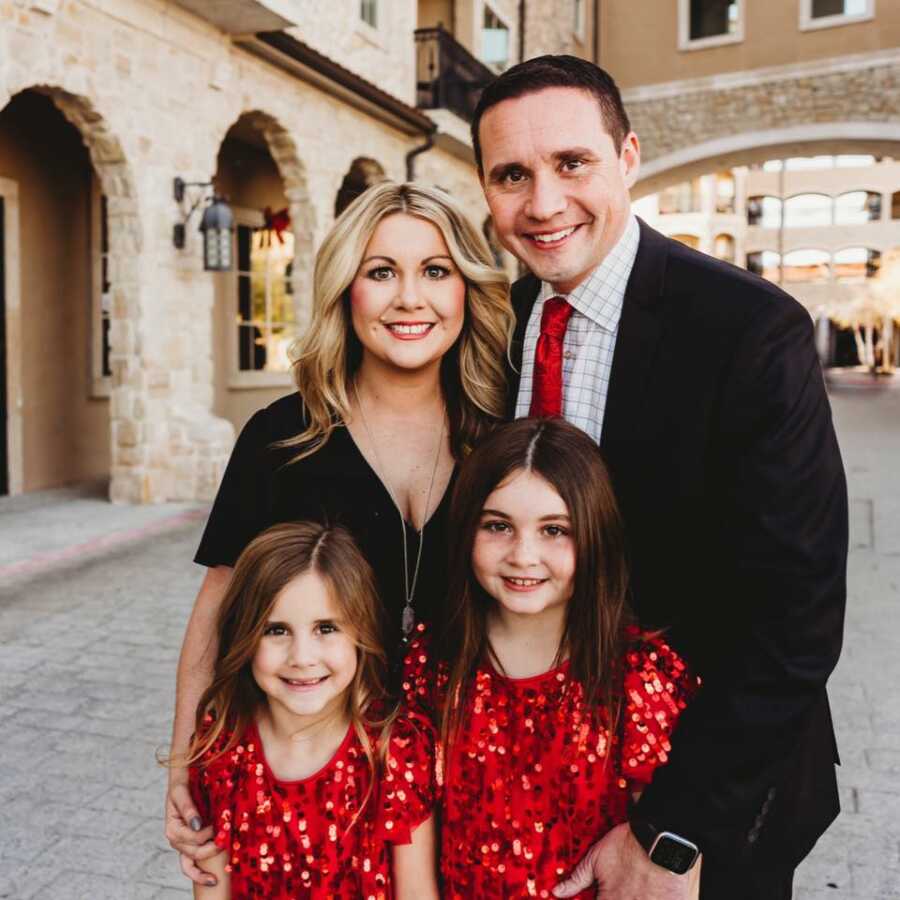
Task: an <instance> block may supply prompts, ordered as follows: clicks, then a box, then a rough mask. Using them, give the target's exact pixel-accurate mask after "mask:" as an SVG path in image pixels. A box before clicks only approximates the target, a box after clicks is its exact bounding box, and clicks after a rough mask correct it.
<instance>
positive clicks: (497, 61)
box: [481, 4, 509, 72]
mask: <svg viewBox="0 0 900 900" xmlns="http://www.w3.org/2000/svg"><path fill="white" fill-rule="evenodd" d="M481 61H482V62H484V63H486V64H487V65H489V66H493V67H494V69H496V70H497V71H498V72H502V71H503V70H504V69H505V68H506V67H507V66H508V65H509V28H508V27H507V26H506V23H505V22H504V21H503V20H502V19H501V18H500V17H499V16H498V15H497V13H495V12H494V11H493V10H492V9H491V8H490V7H489V6H488V5H487V4H485V7H484V24H483V26H482V29H481Z"/></svg>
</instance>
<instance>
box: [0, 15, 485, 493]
mask: <svg viewBox="0 0 900 900" xmlns="http://www.w3.org/2000/svg"><path fill="white" fill-rule="evenodd" d="M36 5H37V6H46V7H47V8H51V5H48V4H44V3H41V4H33V3H31V2H29V0H0V108H2V107H3V106H5V104H6V103H7V102H8V100H9V99H10V98H11V97H12V96H13V95H15V94H16V93H18V92H20V91H22V90H26V89H35V88H39V89H40V90H42V91H44V92H45V93H47V94H49V96H50V97H51V98H52V99H53V101H54V102H55V103H56V105H57V107H58V108H59V109H60V110H61V112H62V113H63V114H64V115H65V116H66V118H67V119H69V121H71V122H72V123H73V124H74V125H75V126H76V127H77V128H78V130H79V131H80V133H81V135H82V137H83V139H84V142H85V144H86V145H87V147H88V150H89V153H90V158H91V162H92V164H93V167H94V169H95V171H96V173H97V176H98V178H99V181H100V184H101V188H102V190H103V192H104V193H105V194H106V195H107V197H108V198H109V225H110V253H109V256H110V265H111V281H112V284H113V285H114V290H113V305H112V324H111V342H112V369H113V375H112V390H111V397H110V401H109V402H110V421H111V442H112V464H111V476H112V478H111V495H112V498H113V499H114V500H115V501H119V502H135V503H139V502H155V501H162V500H166V499H191V498H208V497H211V496H212V495H213V494H214V491H215V488H216V485H217V483H218V480H219V478H220V476H221V473H222V470H223V467H224V464H225V462H226V460H227V457H228V454H229V452H230V449H231V445H232V442H233V439H234V428H233V427H232V424H231V423H229V422H227V421H225V420H223V419H219V418H216V417H215V416H214V415H213V414H212V412H211V410H212V403H213V377H212V359H213V348H212V327H211V311H212V303H213V299H214V289H213V283H212V280H211V277H210V276H209V274H208V273H205V272H203V271H202V254H201V246H200V242H199V236H198V235H197V233H196V227H197V224H198V218H197V217H196V216H195V217H194V219H192V221H191V224H190V225H189V227H188V230H187V237H188V242H187V246H186V248H185V249H184V250H182V251H178V250H175V248H174V247H173V245H172V226H173V225H174V224H175V222H176V221H179V220H180V218H181V214H182V213H181V210H179V209H178V207H177V205H176V203H175V201H174V199H173V196H172V182H173V179H174V177H175V176H176V175H178V176H181V177H182V178H184V179H185V180H186V181H208V180H209V179H210V178H211V177H212V175H213V173H214V172H215V169H216V157H217V153H218V150H219V147H220V145H221V143H222V141H223V139H224V137H225V135H226V133H227V132H228V129H229V128H230V127H231V126H232V125H233V124H234V123H235V122H236V121H237V120H238V119H239V118H241V116H242V115H246V114H249V115H250V116H251V117H252V119H253V120H254V124H255V125H256V126H257V128H258V129H259V130H260V131H262V133H263V134H264V136H265V139H266V142H267V144H268V147H269V150H270V153H271V154H272V157H273V158H274V160H275V162H276V164H277V166H278V170H279V173H280V175H281V177H282V179H283V181H284V186H285V195H286V197H287V199H288V202H289V205H290V212H291V217H292V222H293V229H294V235H295V240H296V246H297V258H296V261H295V266H294V270H293V278H294V287H295V290H294V296H295V297H296V299H297V305H298V309H297V314H298V316H300V317H301V319H302V318H303V317H304V316H308V312H309V296H310V295H309V288H310V283H311V272H312V262H313V254H314V250H315V248H316V247H317V246H318V244H319V243H320V241H321V239H322V237H323V236H324V234H325V232H326V231H327V229H328V227H329V226H330V224H331V222H332V219H333V206H334V198H335V194H336V193H337V190H338V188H339V186H340V183H341V180H342V178H343V177H344V175H345V174H346V172H347V170H348V169H349V168H350V165H351V162H352V161H353V159H354V158H356V157H357V156H360V155H365V156H369V157H372V158H375V159H377V160H378V162H379V163H380V164H381V165H382V166H383V168H384V169H385V171H386V172H387V174H388V176H390V177H392V178H395V179H402V178H403V177H404V173H405V156H406V153H407V152H408V151H409V150H410V149H411V148H412V147H414V146H416V145H417V144H419V143H421V140H422V138H421V136H420V135H419V136H412V137H410V136H408V135H406V134H403V133H401V132H399V131H397V130H395V129H393V128H391V127H390V126H388V125H386V124H383V123H382V122H380V121H378V120H376V119H374V118H372V117H370V116H368V115H366V114H364V113H362V112H360V111H359V110H357V109H355V108H352V107H350V106H348V105H345V104H342V103H340V102H338V101H336V100H335V99H334V98H332V97H330V96H328V95H326V94H324V93H323V92H322V91H319V90H317V89H316V88H314V87H312V86H310V85H309V84H307V83H306V82H303V81H301V80H299V79H297V78H294V77H292V76H290V75H288V74H287V73H285V72H283V71H281V70H280V69H277V68H275V67H273V66H271V65H269V64H267V63H265V62H262V61H261V60H258V59H256V58H255V57H253V56H251V55H249V54H248V53H246V52H245V51H242V50H240V49H238V48H236V47H235V46H233V45H232V44H231V43H230V42H229V41H228V40H227V39H226V38H225V37H224V36H223V35H222V34H221V33H219V32H218V31H217V30H216V29H215V28H213V27H212V26H209V25H207V24H206V23H204V22H202V21H201V20H199V19H197V18H196V17H194V16H192V15H190V14H188V13H186V12H184V11H183V10H182V9H181V8H180V7H178V6H177V5H176V4H173V3H167V2H164V0H92V2H91V3H90V4H88V3H85V2H80V0H61V2H60V3H59V4H58V6H57V8H56V10H55V11H53V12H51V13H45V12H41V11H39V10H38V9H36V8H34V7H35V6H36ZM344 5H345V6H346V5H347V3H345V4H344ZM386 5H387V4H382V6H386ZM407 6H410V7H411V4H409V3H404V4H398V5H397V6H396V7H395V10H394V13H392V14H396V15H400V13H401V12H403V10H406V7H407ZM339 13H340V10H333V11H332V12H331V13H329V15H330V16H333V18H334V22H333V23H332V25H333V26H334V27H339V25H335V23H339V22H340V21H341V16H340V15H339ZM403 15H404V16H406V18H404V19H403V22H406V19H408V18H409V10H406V12H405V13H403ZM320 18H321V19H324V18H328V16H324V15H323V16H320ZM401 24H403V23H401ZM407 24H408V25H409V28H408V30H407V31H406V37H407V39H408V43H409V58H410V61H411V60H412V48H413V41H412V24H411V23H407ZM320 31H321V29H320ZM316 40H317V41H318V42H320V43H321V42H322V41H325V40H327V33H326V32H325V31H321V34H319V35H318V37H317V38H316ZM391 40H394V38H392V39H391ZM392 46H393V45H392ZM326 49H327V48H326ZM342 61H343V60H342ZM410 65H411V63H410ZM371 66H372V68H373V72H372V73H369V74H374V70H375V69H377V70H378V71H379V72H388V73H390V71H392V69H391V66H390V65H383V66H382V65H380V64H378V63H376V62H372V63H371ZM362 69H363V70H365V65H363V66H362ZM404 71H405V70H402V69H401V70H399V74H398V72H396V71H395V72H394V74H395V75H396V77H397V78H398V79H399V80H398V85H399V83H400V81H404V83H406V84H407V85H411V84H412V79H411V78H410V77H408V73H407V74H404ZM410 71H411V68H410ZM388 77H389V78H390V77H393V76H392V75H390V74H388ZM379 82H380V84H381V86H386V82H385V80H384V78H380V79H379ZM390 86H393V82H390ZM397 92H398V93H400V94H401V95H403V91H401V90H400V88H399V86H398V87H397ZM407 93H408V91H407ZM425 159H427V160H428V162H427V165H426V164H425ZM442 160H443V163H442ZM419 170H420V172H421V173H422V178H423V180H426V181H427V180H432V181H435V182H438V183H442V184H445V185H446V186H447V187H448V188H449V189H451V190H453V191H454V193H457V194H462V193H465V192H468V194H469V195H470V196H471V197H473V198H475V197H478V194H479V189H478V184H477V180H476V178H475V175H474V171H473V170H472V169H471V168H470V167H466V166H465V165H464V164H461V163H459V162H458V161H457V160H455V159H453V158H451V157H449V156H445V154H443V153H442V152H441V151H439V150H432V151H431V152H430V153H428V154H425V156H424V157H419ZM0 175H2V173H0ZM473 202H474V201H473ZM479 211H480V209H479ZM25 252H28V250H27V248H26V249H25ZM24 301H25V303H24V306H25V307H27V298H24ZM23 315H27V308H23Z"/></svg>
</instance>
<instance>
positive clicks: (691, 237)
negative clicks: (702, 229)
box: [671, 234, 700, 250]
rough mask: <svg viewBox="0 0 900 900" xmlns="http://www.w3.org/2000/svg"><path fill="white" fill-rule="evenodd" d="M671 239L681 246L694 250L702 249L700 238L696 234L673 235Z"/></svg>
mask: <svg viewBox="0 0 900 900" xmlns="http://www.w3.org/2000/svg"><path fill="white" fill-rule="evenodd" d="M671 238H672V240H675V241H678V242H679V243H680V244H684V245H685V246H686V247H690V248H691V249H692V250H699V249H700V238H698V237H697V235H696V234H673V235H671Z"/></svg>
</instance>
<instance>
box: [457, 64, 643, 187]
mask: <svg viewBox="0 0 900 900" xmlns="http://www.w3.org/2000/svg"><path fill="white" fill-rule="evenodd" d="M556 87H563V88H578V89H580V90H582V91H587V92H588V93H590V94H593V95H594V96H595V97H596V98H597V103H599V104H600V114H601V115H602V116H603V124H604V125H605V127H606V130H607V131H608V132H609V134H610V137H612V139H613V144H615V146H616V152H620V151H621V149H622V142H623V141H624V140H625V136H626V135H627V134H628V132H629V131H631V123H630V122H629V121H628V113H626V112H625V107H624V106H623V105H622V96H621V95H620V94H619V89H618V88H617V87H616V83H615V81H613V79H612V76H611V75H610V74H609V73H608V72H605V71H604V70H603V69H601V68H600V67H599V66H596V65H594V63H592V62H588V61H587V60H586V59H579V58H578V57H577V56H568V55H565V54H560V55H558V56H552V55H547V56H535V57H534V58H533V59H527V60H525V62H521V63H519V64H518V65H515V66H513V67H512V68H511V69H507V70H506V71H505V72H504V73H503V74H502V75H500V76H499V77H498V78H496V79H494V81H492V82H491V83H490V84H489V85H488V86H487V87H486V88H485V89H484V91H482V94H481V98H480V99H479V100H478V105H477V106H476V107H475V114H474V116H473V118H472V148H473V149H474V151H475V162H476V164H477V166H478V171H479V173H482V174H483V169H482V164H481V142H480V141H479V139H478V129H479V127H480V125H481V117H482V116H483V115H484V114H485V112H487V110H489V109H490V108H491V107H492V106H496V105H497V104H498V103H502V102H503V101H504V100H512V99H513V98H515V97H524V96H525V95H526V94H535V93H537V92H538V91H543V90H544V89H546V88H556Z"/></svg>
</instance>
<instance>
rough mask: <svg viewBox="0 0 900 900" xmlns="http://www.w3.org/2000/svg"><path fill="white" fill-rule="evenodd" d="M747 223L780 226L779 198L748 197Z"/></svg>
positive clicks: (761, 226) (763, 226) (762, 226)
mask: <svg viewBox="0 0 900 900" xmlns="http://www.w3.org/2000/svg"><path fill="white" fill-rule="evenodd" d="M747 224H748V225H758V226H759V227H760V228H781V200H779V199H778V197H750V198H749V199H748V200H747Z"/></svg>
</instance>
